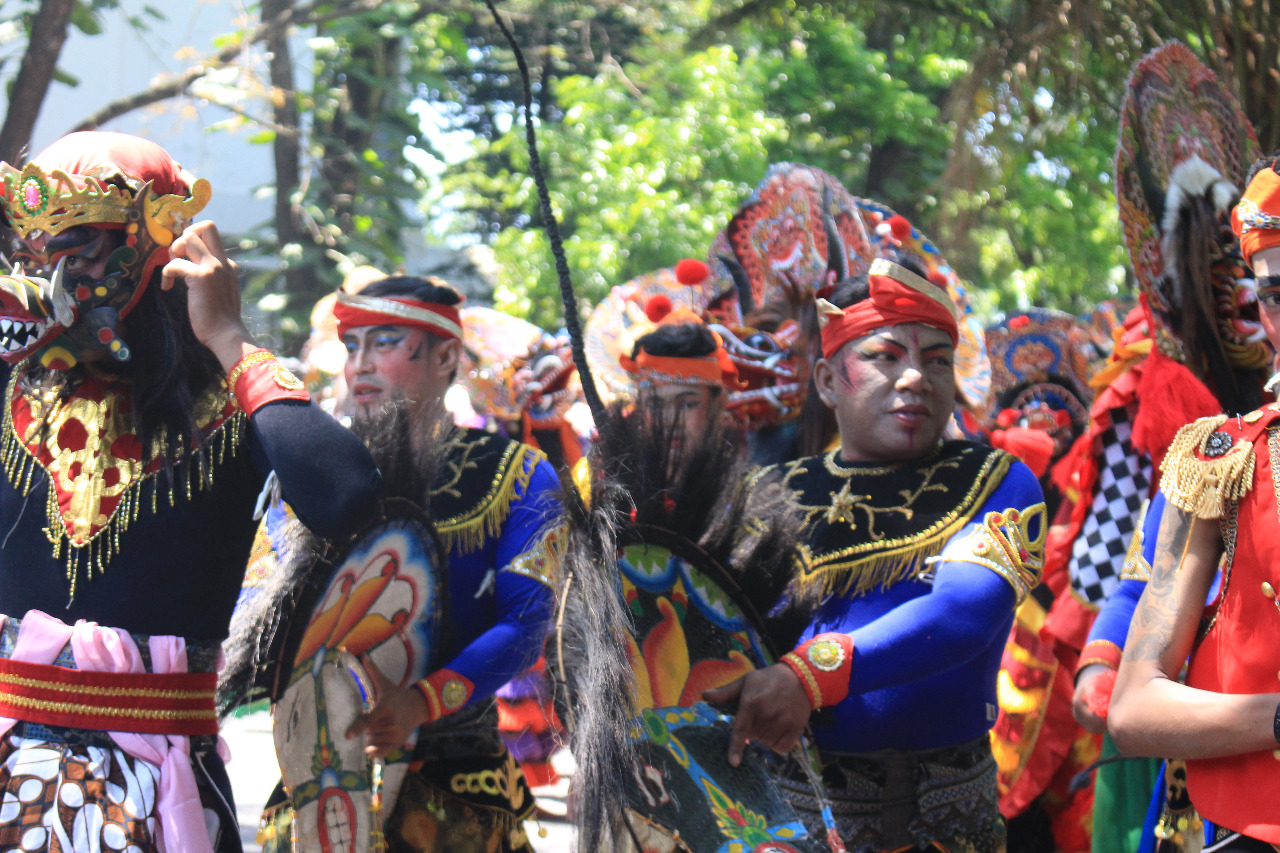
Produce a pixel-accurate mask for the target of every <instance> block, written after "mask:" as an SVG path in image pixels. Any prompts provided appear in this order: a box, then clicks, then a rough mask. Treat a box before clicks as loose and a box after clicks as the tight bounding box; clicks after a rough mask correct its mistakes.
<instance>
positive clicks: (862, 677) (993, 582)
mask: <svg viewBox="0 0 1280 853" xmlns="http://www.w3.org/2000/svg"><path fill="white" fill-rule="evenodd" d="M1043 500H1044V496H1043V493H1042V492H1041V490H1040V484H1039V482H1038V481H1037V480H1036V479H1035V475H1034V474H1032V473H1031V470H1030V469H1029V468H1027V467H1026V466H1025V465H1023V464H1022V463H1021V462H1019V463H1016V464H1015V465H1014V466H1013V467H1012V468H1011V469H1010V471H1009V473H1008V475H1006V476H1005V479H1004V482H1002V483H1001V484H1000V487H999V488H997V489H996V491H995V492H994V493H993V494H992V495H991V497H990V498H988V499H987V502H986V504H985V505H984V506H983V507H982V509H981V510H979V511H978V512H977V513H976V514H975V515H974V519H975V521H971V522H970V523H969V524H967V525H965V527H964V528H962V529H961V530H960V531H959V532H958V533H957V534H956V537H959V538H963V537H964V536H966V535H967V534H968V532H969V531H970V530H971V529H972V528H973V527H974V526H975V525H976V524H977V523H978V522H979V520H981V519H982V518H983V516H984V515H985V514H986V513H988V512H992V511H997V512H1003V511H1006V510H1008V509H1010V508H1015V507H1016V508H1019V509H1026V508H1028V507H1031V506H1033V505H1034V504H1037V503H1040V502H1042V501H1043ZM1015 599H1016V593H1015V591H1014V588H1013V587H1012V586H1011V585H1010V584H1009V582H1008V581H1006V580H1005V579H1004V578H1002V577H1001V576H1000V575H998V574H996V573H995V572H993V571H992V570H991V569H989V568H987V567H986V566H980V565H978V564H976V563H967V562H959V561H956V560H944V561H941V562H939V563H938V564H937V566H936V573H935V576H934V581H933V589H932V590H931V591H930V593H929V594H928V595H922V596H919V597H917V598H913V599H911V600H910V601H905V602H903V603H901V604H899V605H898V606H897V607H894V608H893V609H892V610H890V611H888V612H887V613H885V614H884V615H883V616H881V617H880V618H878V619H876V620H875V621H873V622H871V623H869V624H867V625H864V626H863V627H861V628H859V629H857V630H856V631H854V632H853V642H854V646H853V672H852V676H851V678H850V681H849V690H850V692H858V693H863V692H866V691H868V690H879V689H881V688H884V687H892V686H893V685H895V684H902V683H903V682H907V681H915V680H917V679H919V678H923V677H925V676H927V675H930V674H932V673H934V672H939V671H942V670H946V669H951V668H952V667H954V666H958V665H960V664H963V663H965V662H966V661H969V660H972V659H973V658H975V657H977V656H978V655H979V654H981V653H982V652H983V651H984V650H985V649H987V648H988V647H989V646H990V645H991V643H992V641H993V640H995V639H997V638H1001V639H1003V637H1004V636H1005V635H1007V634H1008V631H1009V626H1008V624H1007V623H1008V621H1009V616H1010V615H1011V614H1012V613H1013V608H1014V604H1015Z"/></svg>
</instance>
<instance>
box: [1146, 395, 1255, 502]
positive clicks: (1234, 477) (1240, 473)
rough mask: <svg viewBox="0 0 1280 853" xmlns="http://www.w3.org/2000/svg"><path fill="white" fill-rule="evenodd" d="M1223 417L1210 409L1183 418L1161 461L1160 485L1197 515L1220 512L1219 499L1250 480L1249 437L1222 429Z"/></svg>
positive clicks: (1245, 488) (1237, 492)
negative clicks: (1209, 413)
mask: <svg viewBox="0 0 1280 853" xmlns="http://www.w3.org/2000/svg"><path fill="white" fill-rule="evenodd" d="M1226 422H1227V416H1226V415H1215V416H1214V417H1210V418H1201V419H1200V420H1198V421H1194V422H1192V423H1189V424H1187V425H1186V426H1184V427H1183V428H1182V429H1180V430H1178V434H1177V435H1176V436H1175V437H1174V439H1173V443H1172V444H1170V445H1169V450H1168V452H1167V453H1166V454H1165V457H1164V462H1163V463H1162V464H1161V466H1160V471H1161V479H1160V491H1162V492H1164V494H1165V497H1166V498H1168V499H1169V502H1170V503H1172V504H1173V505H1174V506H1176V507H1177V508H1178V509H1180V510H1182V511H1183V512H1189V513H1191V514H1192V515H1194V516H1196V517H1197V518H1204V519H1215V518H1221V517H1222V511H1223V506H1224V504H1225V503H1226V502H1227V501H1231V502H1235V501H1239V500H1240V499H1241V498H1242V497H1244V496H1245V495H1246V494H1248V493H1249V489H1250V488H1251V487H1252V486H1253V469H1254V454H1253V442H1252V441H1250V440H1249V439H1248V438H1246V437H1241V436H1238V435H1233V434H1232V433H1231V432H1228V431H1226V430H1223V429H1222V428H1221V427H1222V426H1223V425H1224V424H1225V423H1226Z"/></svg>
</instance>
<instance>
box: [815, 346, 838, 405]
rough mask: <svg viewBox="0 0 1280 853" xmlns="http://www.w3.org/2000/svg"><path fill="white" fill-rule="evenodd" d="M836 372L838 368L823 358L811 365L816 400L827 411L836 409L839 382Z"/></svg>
mask: <svg viewBox="0 0 1280 853" xmlns="http://www.w3.org/2000/svg"><path fill="white" fill-rule="evenodd" d="M838 372H839V368H837V367H836V366H835V365H834V364H833V363H831V362H830V361H827V360H826V359H825V358H820V359H818V360H817V361H816V362H814V364H813V384H814V387H815V388H817V390H818V399H820V400H822V402H823V403H824V404H825V405H826V406H827V408H829V409H834V408H835V407H836V397H837V386H838V385H839V382H840V377H839V376H838V375H837V373H838Z"/></svg>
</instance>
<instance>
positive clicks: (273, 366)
mask: <svg viewBox="0 0 1280 853" xmlns="http://www.w3.org/2000/svg"><path fill="white" fill-rule="evenodd" d="M227 388H228V389H229V390H230V391H231V398H232V399H233V400H235V402H236V405H237V406H239V407H240V408H241V409H242V410H243V411H244V413H245V414H247V415H252V414H253V413H254V412H256V411H258V409H260V408H262V407H263V406H265V405H266V404H267V403H274V402H275V401H276V400H301V401H302V402H304V403H305V402H307V401H309V400H310V399H311V395H310V394H308V393H307V386H305V385H303V384H302V380H301V379H299V378H298V377H296V376H294V375H293V374H292V373H290V372H289V370H288V368H286V367H285V366H284V365H283V364H281V363H280V362H279V361H278V360H277V359H276V357H275V356H274V355H272V354H271V353H270V352H269V351H267V350H264V349H256V350H254V351H253V352H251V353H249V354H248V355H246V356H245V357H244V358H242V359H240V360H239V361H237V362H236V363H235V366H234V367H232V368H231V370H230V371H228V372H227Z"/></svg>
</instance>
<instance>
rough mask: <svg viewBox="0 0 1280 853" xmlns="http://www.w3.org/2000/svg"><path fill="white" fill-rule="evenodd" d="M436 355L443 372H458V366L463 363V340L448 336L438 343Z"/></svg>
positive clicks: (437, 362)
mask: <svg viewBox="0 0 1280 853" xmlns="http://www.w3.org/2000/svg"><path fill="white" fill-rule="evenodd" d="M434 355H435V358H436V359H437V361H436V364H437V365H438V366H439V368H440V372H441V373H444V374H452V373H456V372H457V370H458V366H459V365H460V364H461V363H462V341H460V340H458V339H457V338H446V339H444V340H442V341H440V343H438V344H436V347H435V352H434Z"/></svg>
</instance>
